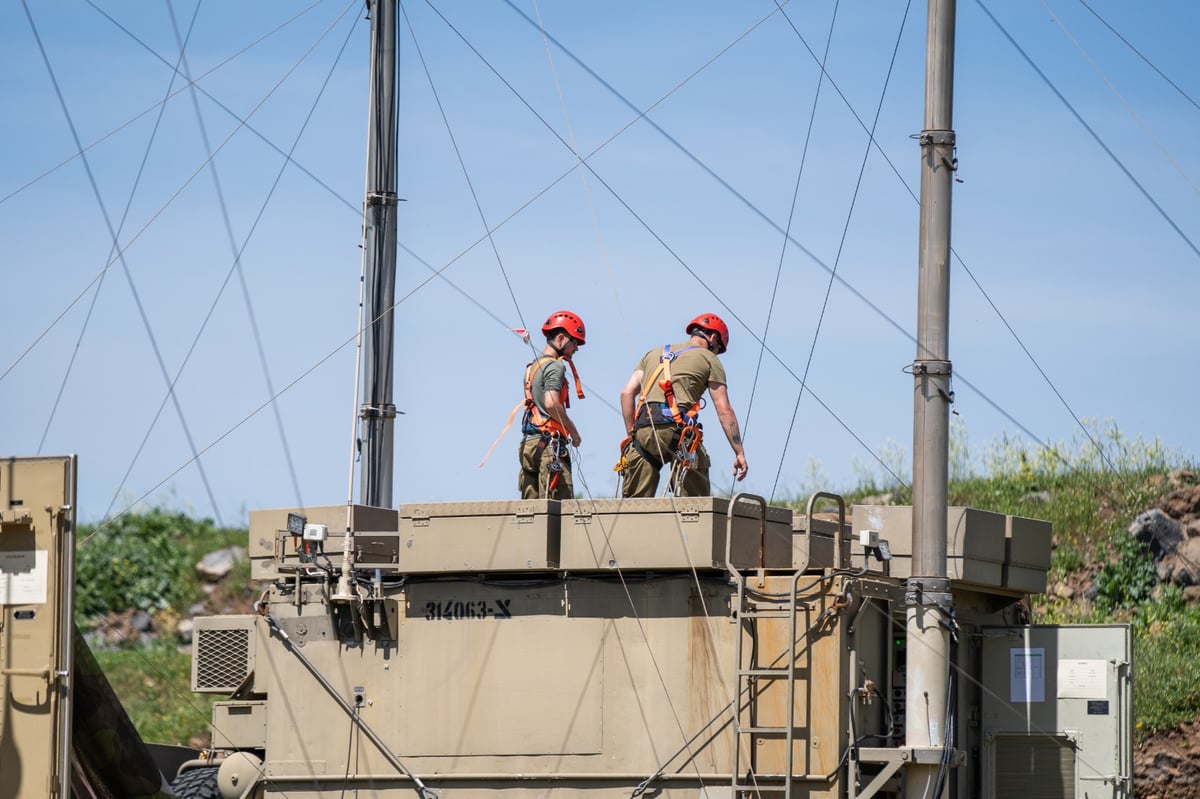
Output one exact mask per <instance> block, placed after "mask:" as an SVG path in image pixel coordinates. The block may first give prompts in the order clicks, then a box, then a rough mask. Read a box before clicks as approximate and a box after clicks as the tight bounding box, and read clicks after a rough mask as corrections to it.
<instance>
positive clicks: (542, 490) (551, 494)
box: [517, 436, 575, 499]
mask: <svg viewBox="0 0 1200 799" xmlns="http://www.w3.org/2000/svg"><path fill="white" fill-rule="evenodd" d="M517 457H518V460H520V462H521V473H520V474H519V475H518V476H517V489H518V490H519V491H520V492H521V499H573V498H574V497H575V491H574V488H573V487H572V485H571V452H570V450H569V449H568V448H567V441H566V440H565V439H562V438H558V437H549V436H543V437H541V438H538V437H534V436H528V437H526V438H523V439H521V446H520V449H519V450H518V452H517ZM555 475H557V479H555ZM551 483H553V484H554V487H553V488H550V485H551Z"/></svg>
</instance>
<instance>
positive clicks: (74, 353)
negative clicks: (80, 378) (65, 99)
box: [37, 5, 200, 515]
mask: <svg viewBox="0 0 1200 799" xmlns="http://www.w3.org/2000/svg"><path fill="white" fill-rule="evenodd" d="M199 13H200V6H199V5H197V6H196V11H195V13H193V14H192V21H191V24H190V25H189V26H188V36H187V39H188V40H190V39H191V35H192V28H193V27H194V26H195V24H196V17H197V16H198V15H199ZM186 41H187V40H185V42H184V44H181V45H180V48H179V58H180V59H182V58H183V53H184V49H185V47H186ZM178 67H179V65H178V62H176V65H175V72H173V73H172V74H171V80H170V81H169V82H168V83H167V97H166V98H164V99H163V101H162V102H161V103H159V105H158V115H157V116H156V117H155V118H154V126H153V127H152V128H151V129H150V137H149V138H148V139H147V140H146V149H145V151H144V152H143V153H142V162H141V163H140V164H139V165H138V170H137V174H136V175H135V176H134V178H133V185H132V186H131V187H130V189H129V197H128V199H126V200H125V209H124V210H123V211H122V212H121V221H120V222H118V223H117V233H116V237H114V239H113V244H112V247H111V248H110V249H109V251H108V258H109V259H111V258H112V257H113V255H114V253H115V252H116V250H117V241H118V240H119V239H120V236H121V233H123V232H124V231H125V222H126V221H128V219H129V209H130V208H132V207H133V198H134V197H136V196H137V190H138V187H139V186H141V184H142V176H143V175H144V174H145V172H146V163H147V162H148V161H149V160H150V151H151V149H153V147H154V142H155V141H156V140H157V139H158V128H159V126H160V125H161V124H162V118H163V114H164V113H165V112H166V110H167V98H169V97H170V96H171V90H172V89H173V88H174V87H175V75H176V74H178ZM107 274H108V270H105V271H104V272H102V273H101V274H100V280H99V282H97V283H96V290H95V291H94V292H92V301H91V302H90V303H88V309H87V313H86V314H84V317H83V324H82V325H80V327H79V335H78V336H77V337H76V339H75V348H74V349H73V350H71V357H70V358H69V359H68V360H67V365H66V368H65V369H64V370H63V378H62V382H61V383H59V386H58V394H57V395H56V396H55V397H54V402H53V404H52V405H51V406H50V415H49V417H48V418H47V419H46V426H45V428H44V429H43V430H42V439H41V441H39V442H38V447H37V454H39V455H40V454H42V448H43V447H44V446H45V444H46V436H48V435H49V434H50V425H51V424H52V423H53V422H54V417H55V415H56V414H57V412H58V406H59V403H60V402H61V401H62V396H63V393H64V392H65V391H66V388H67V381H68V380H69V379H70V377H71V372H72V371H73V369H74V367H75V359H76V357H78V355H79V348H80V347H81V346H82V345H83V337H84V335H85V334H86V333H87V329H88V325H89V324H90V323H91V321H92V314H93V313H95V310H96V302H97V300H99V299H100V290H101V289H102V288H104V278H105V277H106V276H107ZM164 402H165V400H164ZM126 477H128V475H126ZM120 490H121V489H120V488H117V490H116V491H115V492H114V495H115V494H117V493H120ZM110 510H111V507H110ZM105 515H107V513H106V514H105Z"/></svg>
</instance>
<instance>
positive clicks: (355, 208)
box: [0, 0, 511, 380]
mask: <svg viewBox="0 0 1200 799" xmlns="http://www.w3.org/2000/svg"><path fill="white" fill-rule="evenodd" d="M86 2H88V4H89V5H91V6H92V8H94V9H95V10H96V11H97V12H98V13H100V14H101V15H102V16H104V17H105V19H107V20H108V21H109V22H111V23H112V24H113V25H114V26H115V27H117V28H118V29H119V30H120V31H121V32H122V33H124V34H125V35H126V36H128V37H130V38H131V39H133V40H134V41H135V42H137V44H139V45H140V46H141V47H142V48H143V49H144V50H146V52H148V53H149V54H150V55H152V56H154V57H155V58H156V59H158V60H159V61H161V62H162V63H163V64H165V65H166V66H168V67H171V68H172V69H174V66H173V65H172V64H171V62H170V61H168V60H167V59H166V58H164V57H163V56H162V55H161V54H159V53H158V52H157V51H156V50H155V49H154V48H152V47H151V46H150V45H148V44H147V43H146V42H145V41H143V40H142V39H140V38H138V36H137V35H136V34H134V33H133V32H132V31H130V30H129V29H128V28H126V27H125V26H124V25H122V24H121V23H120V22H118V21H117V20H116V19H115V18H113V17H112V16H111V15H109V14H108V13H107V12H106V11H104V10H103V9H101V8H99V7H98V6H96V4H95V3H94V2H93V1H92V0H86ZM319 3H320V0H317V2H316V3H313V4H312V5H310V6H309V7H308V8H306V9H305V10H304V11H302V12H300V13H301V14H303V13H306V12H307V11H309V10H311V9H312V8H314V7H316V5H318V4H319ZM299 16H300V14H297V15H296V16H294V17H292V18H291V19H289V20H288V21H287V22H285V23H283V24H282V25H280V26H278V27H276V28H275V29H274V30H272V31H271V32H270V33H268V34H265V35H264V36H262V37H260V38H259V39H258V40H256V41H255V42H254V44H251V45H250V46H249V47H246V48H243V49H242V50H240V51H238V52H237V53H235V54H234V55H233V56H230V58H227V59H225V60H224V61H222V62H221V63H220V64H218V65H217V67H214V68H213V69H210V70H208V71H207V72H205V73H204V74H203V75H200V76H199V77H197V78H196V79H195V80H193V81H191V82H190V83H189V84H188V86H185V87H184V88H188V87H194V88H195V90H196V91H199V92H200V93H201V94H203V95H204V96H205V97H206V98H207V99H208V100H210V101H211V102H212V103H213V104H215V105H216V106H217V107H218V108H220V109H221V110H222V111H224V112H225V113H227V114H229V115H230V116H231V117H232V118H233V119H234V120H235V121H237V122H238V123H240V124H241V125H242V126H243V127H244V128H245V129H246V130H247V131H249V132H250V133H252V134H254V136H256V137H257V138H258V139H259V140H260V141H261V142H262V143H263V144H265V145H266V146H268V147H270V148H271V149H272V150H274V151H275V152H276V153H278V154H279V155H280V156H282V157H283V158H284V159H285V160H286V161H287V163H288V164H289V165H290V166H292V167H294V168H295V169H298V170H299V171H300V172H301V173H302V174H303V175H304V176H305V177H307V178H309V179H311V180H312V181H313V182H314V183H316V184H317V185H318V186H320V187H321V188H322V189H324V190H325V191H326V192H327V193H328V194H329V195H330V196H331V197H332V198H333V199H335V200H337V201H338V202H340V203H341V204H342V205H343V206H345V208H346V210H347V211H349V212H350V213H352V214H354V215H355V217H358V218H361V217H362V207H361V204H360V205H355V204H354V203H353V202H351V201H350V200H348V199H346V198H345V197H343V196H342V195H341V194H339V193H338V192H337V190H336V189H334V188H333V187H332V186H330V185H329V184H328V183H326V182H325V181H323V180H321V179H320V178H319V177H317V176H316V175H315V174H313V173H312V172H311V171H309V170H308V168H306V167H305V166H304V165H303V164H301V163H300V162H299V161H296V160H295V159H294V158H292V154H293V153H292V151H284V150H283V149H282V148H281V147H279V146H278V145H276V144H275V143H274V142H272V141H271V140H270V139H268V138H267V137H266V136H264V135H263V134H262V133H261V132H260V131H259V130H258V129H257V128H255V127H254V126H253V125H251V124H250V123H249V121H248V120H247V119H245V118H243V117H242V116H240V115H239V114H238V113H237V112H236V111H234V110H233V109H231V108H229V106H227V105H225V104H224V103H222V102H221V101H220V100H219V99H217V98H216V97H215V96H213V94H212V93H210V92H209V91H208V90H206V89H205V88H204V87H203V86H201V85H200V84H199V81H200V80H203V79H204V78H205V77H206V76H208V75H211V74H212V73H213V72H214V71H215V70H216V69H217V68H219V67H221V66H224V65H225V64H227V63H229V62H230V61H231V60H233V59H234V58H236V57H238V56H239V55H241V54H242V53H244V52H246V50H248V49H250V47H253V46H254V45H256V44H258V43H259V42H261V41H263V40H264V39H266V38H267V37H268V36H270V35H272V34H274V33H276V32H278V31H279V30H281V29H282V28H283V27H284V26H286V25H288V24H290V23H291V22H293V21H295V20H296V19H297V18H298V17H299ZM179 91H182V89H181V90H179ZM179 91H176V92H174V93H173V94H171V95H169V96H168V97H167V98H166V99H167V100H169V99H171V97H174V96H175V94H178V93H179ZM164 102H165V101H164ZM161 105H162V103H158V104H156V105H155V106H151V108H150V109H147V111H143V112H142V113H140V114H138V116H136V117H134V118H133V119H131V120H129V121H128V122H126V123H125V124H123V125H121V126H120V127H118V128H115V129H114V130H112V131H110V132H109V133H107V134H105V135H104V136H103V137H101V138H100V139H97V140H96V141H94V142H92V143H91V144H89V145H88V146H87V147H85V148H84V149H85V150H87V149H90V148H92V147H94V146H95V145H97V144H100V143H101V142H102V141H104V140H105V139H107V138H108V137H109V136H112V135H113V134H115V133H117V132H118V131H120V130H122V129H124V128H125V127H126V126H128V125H130V124H132V123H133V122H134V121H136V120H137V119H140V118H141V117H142V116H144V115H145V114H146V113H148V112H149V111H151V110H153V109H154V108H155V107H157V106H161ZM293 150H294V147H293ZM77 155H78V154H77ZM75 157H76V156H72V157H71V158H68V159H67V160H65V161H63V162H61V163H60V164H59V165H58V166H56V167H54V168H53V169H50V170H48V171H46V172H44V173H43V174H42V175H40V176H38V177H37V178H35V179H34V180H33V181H31V182H30V183H28V184H26V185H25V186H23V187H21V188H20V189H17V190H16V191H14V192H12V194H9V195H8V197H12V196H14V195H16V194H18V193H19V192H20V191H22V190H24V189H25V188H28V187H29V186H31V185H33V183H36V182H37V181H38V180H41V178H43V177H46V176H47V175H49V174H51V173H52V172H54V171H55V170H56V169H58V168H59V167H61V166H63V165H65V164H67V163H70V161H72V160H73V159H74V158H75ZM8 197H5V198H3V199H0V203H3V202H4V200H6V199H8ZM396 246H397V248H399V249H400V250H402V251H403V252H405V253H406V254H407V255H408V256H409V257H411V258H413V259H414V260H415V261H417V263H419V264H421V266H423V267H425V268H426V269H428V270H429V271H430V272H436V271H437V269H436V267H434V266H433V265H432V264H430V263H429V262H428V261H427V260H425V259H424V258H422V257H421V256H420V255H418V254H417V253H416V252H414V251H413V250H412V249H410V248H409V247H407V246H406V245H405V244H404V243H403V242H397V243H396ZM439 277H440V279H441V280H442V282H444V283H445V284H446V285H448V286H449V287H450V288H451V289H453V290H454V291H455V292H457V293H458V294H459V295H460V296H461V297H462V298H463V299H465V300H467V301H468V302H470V303H471V304H472V305H474V306H475V307H476V308H478V309H479V310H480V311H483V313H484V314H486V315H487V316H489V317H490V318H491V319H493V320H494V321H495V322H497V323H498V324H499V325H500V326H501V327H503V328H504V329H505V330H510V329H511V326H510V325H509V324H508V323H507V322H505V321H504V320H503V319H501V318H500V317H499V316H498V315H496V314H495V313H493V312H492V311H491V310H490V309H489V308H488V307H487V306H485V305H483V303H481V302H479V300H477V299H475V298H474V297H473V296H471V295H470V294H469V293H467V292H466V291H465V290H463V289H462V288H461V287H460V286H459V285H458V284H457V283H455V282H454V281H453V280H451V279H450V278H448V277H446V276H445V275H439ZM14 365H15V364H14ZM5 374H7V372H6V373H5ZM2 379H3V375H0V380H2Z"/></svg>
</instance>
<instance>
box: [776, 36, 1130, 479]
mask: <svg viewBox="0 0 1200 799" xmlns="http://www.w3.org/2000/svg"><path fill="white" fill-rule="evenodd" d="M793 30H794V31H795V33H796V37H797V38H798V39H799V40H800V43H801V44H802V45H804V48H805V50H807V51H808V54H809V56H810V57H811V58H812V59H813V61H814V62H815V63H816V64H817V65H818V66H821V59H820V58H819V57H818V56H817V54H816V53H815V52H814V51H813V49H812V47H811V46H809V44H808V41H807V40H806V39H805V38H804V34H802V33H801V32H800V31H799V30H798V29H796V28H795V27H794V26H793ZM821 69H822V74H824V75H825V77H826V78H827V79H828V81H829V85H830V86H832V87H833V89H834V91H835V92H837V95H838V97H840V98H841V100H842V103H843V104H844V105H845V107H846V109H847V110H848V111H849V112H850V114H851V116H853V117H854V119H855V121H856V122H858V125H859V127H861V128H862V129H863V130H864V131H866V132H868V133H869V132H870V130H869V128H868V127H867V124H866V122H864V121H863V119H862V117H861V116H859V114H858V111H857V110H856V109H855V108H854V106H853V105H852V104H851V103H850V100H849V98H847V97H846V95H845V93H844V92H843V91H842V90H841V88H840V87H839V86H838V84H837V81H835V80H834V79H833V77H832V76H831V75H829V74H828V73H826V72H825V71H824V67H821ZM875 148H876V151H877V152H878V153H879V155H880V156H882V157H883V160H884V161H885V162H886V163H887V165H888V166H889V167H891V170H892V174H894V175H895V176H896V179H897V180H898V181H899V182H900V185H901V186H903V187H904V189H905V191H907V192H908V195H909V196H910V197H912V199H913V202H915V203H918V204H919V203H920V201H921V200H920V197H918V196H917V193H916V192H915V191H914V190H913V188H912V187H911V186H909V185H908V181H907V180H906V179H905V178H904V176H903V175H902V174H901V172H900V170H899V169H898V168H897V167H896V164H895V162H894V161H893V160H892V159H891V157H890V156H889V155H888V154H887V152H886V151H885V150H884V149H883V148H882V147H881V146H880V145H879V143H878V142H875ZM950 252H951V253H952V255H953V257H954V259H955V260H956V261H957V262H958V264H959V266H961V267H962V269H963V271H964V272H966V274H967V277H969V278H970V279H971V282H972V283H974V284H975V287H976V288H977V289H978V290H979V293H980V294H981V295H982V296H983V298H984V300H985V301H986V302H987V303H988V305H989V306H990V307H991V308H992V310H993V311H994V312H995V314H996V316H997V318H999V319H1000V322H1001V323H1002V324H1003V325H1004V327H1005V329H1007V330H1008V332H1009V334H1010V335H1011V336H1012V337H1013V340H1014V341H1016V342H1017V345H1018V346H1019V347H1020V348H1021V350H1022V351H1023V352H1024V353H1025V356H1026V357H1027V358H1028V359H1029V361H1030V363H1032V364H1033V366H1034V368H1035V369H1037V371H1038V373H1039V374H1040V375H1041V376H1042V379H1043V380H1044V381H1045V382H1046V385H1047V386H1048V387H1049V388H1050V390H1051V391H1052V392H1053V393H1054V395H1055V396H1056V397H1058V400H1059V403H1060V404H1061V405H1062V406H1063V408H1064V409H1065V410H1066V411H1067V413H1068V414H1069V415H1070V416H1071V418H1072V420H1074V422H1075V425H1076V426H1077V427H1078V428H1079V429H1080V430H1082V431H1083V433H1084V435H1085V436H1086V437H1087V438H1088V439H1089V440H1090V441H1091V443H1092V445H1093V447H1094V448H1095V449H1096V451H1097V452H1098V453H1099V454H1100V456H1101V458H1103V459H1104V460H1105V462H1106V464H1107V465H1108V467H1109V469H1110V471H1112V472H1113V473H1116V468H1115V466H1114V465H1113V464H1112V463H1111V461H1109V460H1108V459H1107V457H1106V455H1105V453H1104V450H1103V447H1102V446H1101V445H1100V444H1099V442H1097V441H1096V440H1095V438H1094V437H1093V436H1092V434H1091V431H1090V430H1088V429H1087V427H1086V425H1084V424H1083V422H1082V421H1080V418H1079V416H1078V414H1076V413H1075V411H1074V410H1073V409H1072V408H1071V406H1070V405H1069V404H1068V403H1067V401H1066V398H1065V397H1063V395H1062V393H1061V392H1060V391H1059V390H1058V387H1057V386H1056V385H1055V384H1054V381H1052V380H1051V379H1050V376H1049V375H1047V374H1046V372H1045V370H1044V369H1042V366H1041V364H1040V363H1039V362H1038V360H1037V358H1035V357H1034V355H1033V353H1032V352H1031V351H1030V350H1029V348H1028V347H1027V346H1026V345H1025V342H1024V341H1022V339H1021V337H1020V336H1019V335H1018V334H1017V332H1016V330H1015V329H1014V328H1013V327H1012V325H1011V324H1009V321H1008V319H1007V318H1006V317H1005V316H1004V314H1003V313H1002V312H1001V311H1000V309H999V307H997V306H996V304H995V302H993V301H992V298H991V296H990V295H989V294H988V292H987V290H986V289H984V287H983V284H981V283H980V282H979V279H978V278H976V277H975V273H974V272H972V271H971V269H970V267H968V266H967V264H966V262H965V261H964V260H963V258H962V256H961V255H960V254H959V253H958V251H957V250H955V249H954V248H953V247H951V249H950ZM846 288H850V287H849V286H848V285H847V286H846ZM851 292H852V293H854V291H853V289H851ZM856 296H858V295H857V294H856ZM859 299H864V298H862V297H861V296H859ZM866 304H867V305H868V307H871V309H872V310H874V311H876V313H878V314H879V315H880V316H881V317H882V318H884V319H886V320H887V321H889V322H891V323H892V326H893V327H896V328H897V329H898V330H900V331H901V332H904V331H903V330H902V329H900V328H899V327H898V326H897V325H896V323H895V322H892V320H890V319H888V317H887V316H886V314H883V313H882V312H881V311H880V309H878V308H875V307H874V306H872V305H871V303H869V302H867V303H866ZM910 339H911V336H910ZM912 340H913V341H915V339H912ZM956 378H957V379H958V380H959V382H961V383H962V384H963V385H965V386H967V387H968V388H970V389H971V390H972V391H974V392H975V393H976V394H977V395H978V396H979V397H980V399H982V400H983V401H984V402H985V403H987V404H988V405H989V406H990V407H991V408H992V409H993V410H995V411H997V412H998V413H1000V414H1001V415H1002V416H1003V417H1004V418H1005V419H1006V420H1007V421H1009V422H1011V423H1013V424H1014V425H1015V426H1016V427H1017V429H1018V430H1020V431H1021V432H1022V433H1024V434H1025V435H1026V436H1028V437H1029V438H1030V439H1031V440H1032V441H1034V442H1035V443H1037V444H1038V445H1040V446H1041V447H1043V448H1046V444H1045V442H1043V441H1042V440H1041V439H1040V438H1039V437H1038V436H1036V435H1034V434H1033V433H1032V431H1030V430H1029V429H1028V428H1027V427H1025V425H1023V424H1021V423H1020V422H1018V421H1017V420H1016V419H1015V418H1014V417H1013V416H1012V415H1010V414H1009V413H1008V412H1007V411H1005V410H1004V409H1002V408H1001V407H1000V406H999V405H997V404H996V403H995V402H993V401H992V399H991V398H990V397H988V395H987V394H985V393H983V392H982V391H981V390H980V389H979V388H978V387H977V386H975V385H974V384H973V383H971V382H970V381H969V380H967V379H966V378H965V377H963V376H962V374H961V373H960V374H958V375H956ZM1055 457H1056V458H1059V459H1060V460H1062V462H1063V463H1065V464H1066V465H1067V466H1068V467H1069V468H1071V469H1072V470H1074V468H1075V467H1074V466H1073V465H1072V464H1071V463H1070V462H1068V461H1066V460H1065V459H1063V458H1062V456H1060V455H1058V454H1057V453H1055ZM901 483H902V484H903V481H901Z"/></svg>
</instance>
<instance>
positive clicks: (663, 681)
mask: <svg viewBox="0 0 1200 799" xmlns="http://www.w3.org/2000/svg"><path fill="white" fill-rule="evenodd" d="M400 7H401V11H402V13H404V18H405V23H406V24H407V25H408V28H409V34H410V36H412V38H413V42H414V46H415V47H416V50H417V55H418V58H419V59H420V61H421V65H422V68H423V69H424V71H425V76H426V79H427V80H428V82H429V86H430V89H431V91H432V92H433V95H434V99H435V101H436V102H437V104H438V110H439V112H440V113H441V115H442V121H443V123H444V125H445V127H446V131H447V134H448V135H449V136H450V139H451V143H452V145H453V147H454V151H455V154H456V156H457V157H458V159H459V165H460V167H461V168H462V171H463V174H464V177H465V178H466V180H467V183H468V186H469V187H470V189H471V194H472V197H473V198H474V200H475V203H476V208H477V210H478V211H479V215H480V219H481V220H482V221H483V223H484V227H485V229H487V227H488V224H487V219H486V217H485V215H484V213H483V209H482V206H481V205H480V204H479V199H478V197H477V195H476V193H475V190H474V187H473V185H472V183H471V179H470V175H469V174H467V169H466V164H465V161H464V160H463V157H462V154H461V152H460V150H459V148H458V144H457V142H456V140H455V137H454V134H453V131H452V129H451V126H450V122H449V119H448V118H447V116H446V112H445V109H444V107H443V106H442V103H441V100H440V98H439V96H438V92H437V88H436V85H435V83H434V80H433V75H432V73H431V72H430V70H429V66H428V64H427V62H426V61H425V58H424V56H423V54H422V52H421V46H420V43H419V42H418V41H417V37H416V33H415V31H414V30H413V27H412V21H411V19H410V18H409V16H408V12H407V9H406V8H405V7H404V4H403V3H400ZM443 19H444V18H443ZM451 27H453V26H451ZM489 66H490V65H489ZM538 118H539V119H540V120H541V121H542V122H543V124H547V126H548V123H546V121H545V120H544V119H543V118H542V117H541V116H540V115H539V116H538ZM559 139H560V141H562V138H561V137H559ZM568 146H569V145H568ZM571 149H572V151H573V152H575V149H574V148H573V147H571ZM575 155H576V160H577V162H578V163H579V164H580V165H582V161H581V160H580V159H579V155H578V152H575ZM585 186H586V182H585ZM487 236H488V240H489V241H490V242H493V244H492V246H493V250H495V244H494V239H493V237H492V234H491V232H489V233H488V234H487ZM496 258H497V261H498V262H499V263H500V268H501V272H502V273H503V272H504V267H503V262H502V261H501V260H500V255H499V252H498V251H497V252H496ZM504 279H505V283H506V284H507V285H508V286H509V292H510V294H512V291H513V289H512V286H511V283H509V280H508V276H507V274H505V275H504ZM513 304H514V305H517V306H518V307H517V310H518V314H519V313H520V308H519V305H518V303H517V300H516V297H515V295H513ZM522 326H524V322H522ZM573 450H574V454H575V466H576V468H575V470H574V471H575V473H576V474H578V475H579V478H580V481H581V483H582V485H583V486H584V489H585V491H586V492H587V493H588V496H589V498H591V490H590V488H589V487H588V485H587V479H586V476H585V474H584V471H583V464H582V459H581V458H580V457H579V450H578V448H573ZM593 507H594V500H593ZM677 519H678V516H677ZM606 539H607V536H606ZM617 571H618V576H619V577H620V579H621V584H622V587H623V589H624V590H625V594H626V598H627V600H628V601H629V605H630V607H631V608H632V609H633V615H634V619H635V621H636V623H637V625H638V628H639V629H640V630H641V632H642V636H643V639H644V640H645V642H646V643H647V654H648V656H649V657H650V659H651V662H652V663H653V664H654V668H655V671H656V673H657V674H658V676H659V680H660V682H661V684H662V687H663V690H664V692H665V693H666V697H667V703H668V706H669V707H671V710H672V715H673V716H674V718H675V722H676V725H677V727H678V728H679V732H680V734H681V735H683V736H684V737H685V738H686V733H685V732H684V730H683V722H682V720H681V718H680V716H679V712H678V710H677V709H676V708H675V703H674V702H673V701H672V700H671V698H670V694H669V691H668V690H667V683H666V677H665V675H663V673H662V670H661V667H660V666H659V664H658V661H657V659H656V658H655V657H654V655H653V652H652V651H649V647H648V645H649V635H648V633H647V631H646V630H645V628H644V626H643V624H642V619H641V618H640V616H639V615H638V613H637V607H636V603H635V602H634V601H633V597H632V595H631V593H630V591H629V586H628V584H627V583H626V581H625V577H624V574H623V573H622V572H621V570H620V568H619V567H618V570H617ZM692 573H693V576H694V577H695V579H696V583H697V588H698V590H701V589H700V586H699V578H698V576H696V571H695V567H694V566H693V567H692ZM702 596H703V594H702V593H701V597H702ZM706 614H707V610H706Z"/></svg>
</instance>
